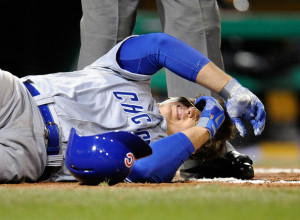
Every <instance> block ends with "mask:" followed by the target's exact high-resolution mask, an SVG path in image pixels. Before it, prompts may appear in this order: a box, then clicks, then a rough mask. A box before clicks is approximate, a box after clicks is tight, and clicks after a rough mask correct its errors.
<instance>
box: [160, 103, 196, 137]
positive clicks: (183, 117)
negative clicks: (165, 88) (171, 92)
mask: <svg viewBox="0 0 300 220" xmlns="http://www.w3.org/2000/svg"><path fill="white" fill-rule="evenodd" d="M159 111H160V113H161V114H162V115H163V116H164V117H165V118H166V120H167V134H168V135H171V134H174V133H177V132H180V131H183V130H185V129H188V128H191V127H193V126H195V125H196V124H197V122H198V120H199V118H200V115H201V112H200V111H199V110H198V109H197V108H196V107H195V106H194V104H193V103H192V101H190V100H189V99H187V98H185V97H178V98H170V99H168V100H166V101H164V102H162V103H160V105H159Z"/></svg>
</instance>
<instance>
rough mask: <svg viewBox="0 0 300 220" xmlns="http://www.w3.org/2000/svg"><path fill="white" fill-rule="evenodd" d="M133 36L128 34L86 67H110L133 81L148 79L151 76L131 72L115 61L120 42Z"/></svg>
mask: <svg viewBox="0 0 300 220" xmlns="http://www.w3.org/2000/svg"><path fill="white" fill-rule="evenodd" d="M133 37H136V36H134V35H133V36H129V37H128V38H126V39H124V40H123V41H121V42H119V43H118V44H116V45H115V46H114V47H113V48H112V49H111V50H110V51H109V52H108V53H107V54H105V55H103V56H102V57H100V58H99V59H98V60H96V61H95V62H94V63H92V64H91V65H90V66H87V67H86V68H108V69H111V70H113V71H114V72H116V73H118V74H120V75H121V76H123V77H124V78H126V79H130V80H135V81H146V80H150V79H151V76H149V75H141V74H136V73H132V72H130V71H128V70H126V69H123V68H121V67H120V65H119V64H118V62H117V54H118V51H119V48H120V47H121V46H122V44H123V43H124V42H125V41H126V40H127V39H129V38H133Z"/></svg>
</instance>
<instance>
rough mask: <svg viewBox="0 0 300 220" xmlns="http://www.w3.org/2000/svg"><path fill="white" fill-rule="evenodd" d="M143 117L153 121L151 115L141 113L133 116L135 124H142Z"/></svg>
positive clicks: (132, 119)
mask: <svg viewBox="0 0 300 220" xmlns="http://www.w3.org/2000/svg"><path fill="white" fill-rule="evenodd" d="M141 118H146V120H147V122H151V121H152V120H151V118H150V116H149V115H147V114H141V115H137V116H134V117H132V118H131V121H133V122H134V123H135V124H141V120H140V119H141Z"/></svg>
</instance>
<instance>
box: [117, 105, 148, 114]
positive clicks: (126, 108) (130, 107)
mask: <svg viewBox="0 0 300 220" xmlns="http://www.w3.org/2000/svg"><path fill="white" fill-rule="evenodd" d="M121 105H122V106H123V107H124V108H123V110H124V111H125V112H129V113H139V112H141V111H143V110H144V109H143V106H139V105H129V104H121ZM138 109H140V110H138Z"/></svg>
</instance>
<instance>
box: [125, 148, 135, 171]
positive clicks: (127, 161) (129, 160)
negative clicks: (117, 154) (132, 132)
mask: <svg viewBox="0 0 300 220" xmlns="http://www.w3.org/2000/svg"><path fill="white" fill-rule="evenodd" d="M124 163H125V165H126V166H127V167H128V168H131V167H132V166H133V163H134V156H133V154H132V153H131V152H130V153H127V154H126V157H125V158H124Z"/></svg>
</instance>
